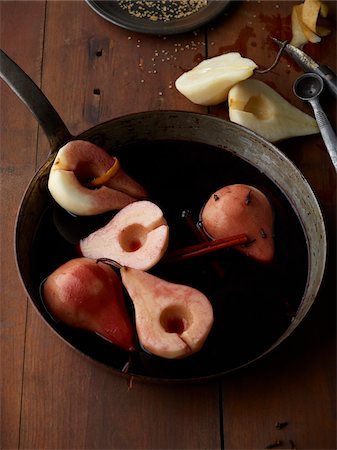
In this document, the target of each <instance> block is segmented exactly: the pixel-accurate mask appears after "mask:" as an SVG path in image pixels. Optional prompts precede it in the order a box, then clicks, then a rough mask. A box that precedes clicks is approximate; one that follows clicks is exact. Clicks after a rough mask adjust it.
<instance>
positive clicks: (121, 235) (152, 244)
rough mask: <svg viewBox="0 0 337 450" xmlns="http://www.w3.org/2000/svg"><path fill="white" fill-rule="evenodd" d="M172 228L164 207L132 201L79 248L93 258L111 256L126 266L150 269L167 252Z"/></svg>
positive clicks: (147, 202) (146, 201)
mask: <svg viewBox="0 0 337 450" xmlns="http://www.w3.org/2000/svg"><path fill="white" fill-rule="evenodd" d="M168 241H169V227H168V225H167V222H166V220H165V218H164V216H163V212H162V210H161V209H160V208H159V206H157V205H156V204H154V203H152V202H150V201H148V200H140V201H138V202H134V203H130V204H129V205H127V206H125V207H124V208H123V209H121V210H120V211H119V212H118V213H117V214H116V215H115V216H114V217H113V218H112V219H111V220H110V222H109V223H108V224H106V225H105V226H104V227H103V228H99V229H98V230H96V231H94V232H93V233H91V234H90V235H89V236H87V237H86V238H84V239H82V240H81V241H80V244H79V250H80V251H81V253H82V255H83V256H85V257H87V258H91V259H102V258H108V259H111V260H113V261H116V262H117V263H118V264H120V265H122V266H128V267H133V268H135V269H141V270H148V269H150V268H151V267H153V266H154V265H155V264H157V262H158V261H159V260H160V259H161V257H162V256H163V255H164V253H165V251H166V249H167V246H168Z"/></svg>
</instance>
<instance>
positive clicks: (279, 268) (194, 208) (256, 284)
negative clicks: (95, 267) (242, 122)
mask: <svg viewBox="0 0 337 450" xmlns="http://www.w3.org/2000/svg"><path fill="white" fill-rule="evenodd" d="M116 156H118V158H119V160H120V162H121V165H122V167H123V168H124V170H126V172H127V173H129V175H131V176H132V177H133V178H135V179H136V180H137V181H138V182H140V183H141V184H142V185H143V186H144V187H145V188H146V189H147V190H148V192H149V195H150V199H151V200H152V201H154V202H155V203H157V204H158V205H159V206H160V207H161V208H162V210H163V212H164V215H165V218H166V220H167V222H168V224H169V227H170V241H169V250H175V249H178V248H182V247H186V246H188V245H193V244H196V243H197V242H198V241H197V238H196V236H195V234H194V233H193V231H192V230H191V228H190V227H189V226H187V224H186V220H185V218H184V214H183V212H184V211H186V210H190V211H191V215H192V219H193V220H194V222H195V223H197V222H198V220H199V214H200V211H201V209H202V207H203V205H204V204H205V202H206V201H207V200H208V198H209V196H210V195H211V194H212V193H213V192H214V191H216V190H217V189H219V188H221V187H223V186H225V185H229V184H235V183H243V184H249V185H252V186H255V187H256V188H257V189H259V190H261V191H262V192H263V193H264V194H265V195H266V196H267V197H268V199H269V201H270V203H271V205H272V208H273V212H274V240H275V257H274V260H273V262H272V263H271V264H268V265H265V264H261V263H258V262H256V261H253V260H252V259H249V258H248V257H247V256H245V255H244V254H242V253H240V252H238V251H236V250H235V249H233V248H232V249H225V250H221V251H218V252H216V253H212V254H208V255H204V256H200V257H197V258H194V259H193V260H189V261H184V262H179V263H175V264H165V263H164V262H163V261H161V262H159V263H158V264H157V265H156V266H155V267H153V268H152V269H151V270H150V272H151V273H153V274H155V275H157V276H159V277H161V278H163V279H166V280H167V281H172V282H175V283H181V284H186V285H189V286H193V287H195V288H197V289H199V290H200V291H202V292H203V293H204V294H205V295H206V296H207V297H208V298H209V300H210V301H211V303H212V305H213V309H214V317H215V321H214V325H213V328H212V330H211V333H210V335H209V337H208V339H207V341H206V343H205V344H204V347H203V348H202V349H201V350H200V351H199V352H198V353H196V354H194V355H191V356H189V357H187V358H185V359H182V360H165V359H163V358H159V357H156V356H153V355H151V354H149V353H148V352H146V351H145V350H144V349H142V347H141V345H139V349H138V350H137V351H136V352H135V353H134V354H133V355H132V356H131V360H130V361H131V362H130V367H129V371H130V373H131V374H133V375H140V376H146V377H155V378H167V379H188V378H201V377H208V376H214V375H218V374H221V373H225V372H227V371H229V370H232V369H234V368H237V367H239V366H240V365H242V364H246V363H248V362H249V361H251V360H253V359H254V358H256V357H258V356H259V355H261V354H262V353H263V352H264V351H266V350H267V349H268V348H269V347H270V346H271V345H272V344H273V343H274V342H275V341H276V340H277V339H278V338H279V337H280V336H281V335H282V334H283V333H284V332H285V331H286V329H287V328H288V327H289V325H290V324H291V321H292V319H293V317H294V316H295V315H296V311H297V308H298V306H299V304H300V302H301V300H302V296H303V293H304V289H305V285H306V281H307V274H308V255H307V247H306V240H305V235H304V232H303V229H302V226H301V224H300V221H299V219H298V218H297V216H296V213H295V211H294V210H293V208H292V206H291V204H290V203H289V201H288V199H287V198H286V197H285V196H284V194H283V193H282V192H281V191H280V189H279V188H278V187H277V186H276V185H275V184H274V183H273V182H272V180H270V179H269V178H268V177H267V176H265V175H264V174H263V173H261V172H260V171H259V170H258V169H256V168H255V167H253V166H252V165H250V164H248V163H246V162H244V161H243V160H241V159H240V158H238V157H237V156H235V155H233V154H232V153H230V152H227V151H224V150H222V149H218V148H215V147H211V146H207V145H204V144H196V143H190V142H184V141H160V142H144V143H139V142H137V143H136V144H134V145H130V146H128V147H125V148H123V149H121V150H120V151H119V152H118V154H116ZM113 214H114V212H111V213H107V214H104V215H100V216H94V217H89V218H88V217H85V218H84V217H76V216H71V215H69V214H68V213H67V212H65V211H63V210H62V208H60V207H59V206H57V205H53V204H51V205H50V207H48V208H47V209H46V211H45V214H44V216H43V217H42V218H41V222H40V224H39V226H38V228H37V230H36V235H35V239H34V242H33V245H32V249H31V261H32V268H33V269H32V270H33V276H34V281H35V283H36V285H37V286H39V285H40V284H41V283H42V282H43V280H44V279H45V277H47V276H48V275H49V274H50V273H51V272H52V271H53V270H55V269H56V268H57V267H58V266H59V265H61V264H62V263H63V262H65V261H67V260H69V259H71V258H74V257H77V256H79V255H78V253H77V250H76V248H77V246H76V243H77V242H78V241H79V239H80V238H83V237H85V236H87V235H88V234H90V233H91V232H92V231H93V230H95V229H97V228H99V227H101V226H103V225H104V224H105V223H107V222H108V221H109V220H110V219H111V217H112V216H113ZM217 269H220V270H217ZM125 293H126V291H125ZM126 298H127V301H128V308H129V312H130V316H131V317H132V318H133V308H132V302H131V300H130V299H128V297H127V293H126ZM40 311H41V313H42V314H43V315H44V317H45V319H46V320H47V321H49V323H51V320H50V317H49V316H48V314H46V313H45V311H44V309H43V304H42V299H41V308H40ZM51 325H52V326H53V327H54V328H55V329H56V331H57V332H58V333H59V334H61V335H62V336H63V337H64V338H65V339H66V340H67V341H68V342H69V343H70V344H71V345H73V346H74V347H76V348H77V349H79V350H80V351H82V352H83V353H85V354H86V355H89V356H91V357H92V358H94V359H96V360H98V361H100V362H102V363H104V364H107V365H108V366H111V367H113V368H115V369H117V370H122V368H123V367H124V366H125V364H126V363H127V361H128V360H129V355H128V354H126V353H125V352H123V351H121V350H119V349H117V348H116V347H114V346H113V345H111V344H109V343H108V342H106V341H104V340H103V339H101V338H100V337H98V336H96V335H94V334H91V333H88V332H84V331H81V330H77V329H74V328H70V327H67V326H65V325H62V324H60V323H51ZM178 326H179V324H178V325H177V324H172V327H173V328H174V329H175V327H178Z"/></svg>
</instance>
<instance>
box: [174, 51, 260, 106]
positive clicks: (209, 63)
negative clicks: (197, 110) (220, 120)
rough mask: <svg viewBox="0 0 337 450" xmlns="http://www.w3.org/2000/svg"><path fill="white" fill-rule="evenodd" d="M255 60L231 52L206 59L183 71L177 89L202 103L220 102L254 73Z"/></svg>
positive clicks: (177, 82)
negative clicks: (234, 87)
mask: <svg viewBox="0 0 337 450" xmlns="http://www.w3.org/2000/svg"><path fill="white" fill-rule="evenodd" d="M256 67H257V65H256V64H255V62H254V61H252V60H251V59H249V58H243V57H242V56H241V55H240V53H237V52H230V53H225V54H223V55H220V56H215V57H213V58H209V59H206V60H204V61H202V62H201V63H200V64H198V65H197V66H196V67H194V68H193V69H192V70H190V71H188V72H185V73H183V74H182V75H181V76H180V77H179V78H178V79H177V80H176V82H175V86H176V88H177V90H178V91H179V92H180V93H181V94H183V95H184V96H185V97H187V98H188V99H189V100H190V101H191V102H193V103H196V104H199V105H217V104H219V103H221V102H224V101H225V100H226V99H227V95H228V92H229V90H230V88H231V87H232V86H234V85H235V84H236V83H238V82H239V81H241V80H245V79H247V78H249V77H250V76H252V75H253V73H254V69H255V68H256Z"/></svg>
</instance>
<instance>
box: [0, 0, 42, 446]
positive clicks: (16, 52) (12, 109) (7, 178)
mask: <svg viewBox="0 0 337 450" xmlns="http://www.w3.org/2000/svg"><path fill="white" fill-rule="evenodd" d="M44 8H45V5H44V3H39V4H35V5H33V2H16V5H15V8H13V3H12V2H0V16H1V47H2V48H3V49H6V50H7V52H8V53H9V54H11V56H12V57H13V58H15V59H16V61H17V62H18V64H21V65H22V66H25V67H26V70H27V72H28V73H29V75H30V76H31V77H32V78H33V79H34V80H35V81H36V82H37V83H38V84H39V82H40V75H41V72H40V65H41V58H42V53H41V49H42V41H43V25H44ZM29 9H31V12H30V16H29V17H30V19H29V21H28V20H27V17H26V15H27V11H28V10H29ZM30 21H34V24H35V32H34V33H32V32H31V22H30ZM17 29H19V30H20V34H19V33H17V36H22V35H24V36H26V39H25V46H24V48H23V47H22V46H21V45H18V41H17V40H15V39H13V38H12V35H13V30H17ZM1 84H2V85H1V102H0V108H1V112H0V117H1V132H0V148H1V191H0V193H1V236H0V239H1V276H0V278H1V311H0V316H1V337H0V339H1V355H0V357H1V364H0V374H1V400H0V405H1V415H0V417H1V428H0V429H1V433H0V435H1V438H0V439H1V448H17V447H18V446H19V427H20V408H21V396H22V375H23V368H24V354H25V332H26V310H27V299H26V295H25V293H24V291H23V289H22V287H21V284H20V282H19V279H18V276H17V272H16V266H15V259H14V252H13V248H14V243H13V238H14V227H15V217H16V213H17V209H18V205H19V202H20V199H21V196H22V194H23V192H24V189H25V188H26V186H27V184H28V182H29V180H30V178H31V176H32V175H33V174H34V172H35V170H36V145H37V123H36V122H35V121H34V119H33V118H32V116H31V114H30V112H29V111H28V110H27V109H26V108H25V107H23V105H22V103H21V101H20V100H19V99H18V98H16V96H15V95H13V93H12V92H11V91H10V90H9V88H7V87H6V86H4V85H3V83H1Z"/></svg>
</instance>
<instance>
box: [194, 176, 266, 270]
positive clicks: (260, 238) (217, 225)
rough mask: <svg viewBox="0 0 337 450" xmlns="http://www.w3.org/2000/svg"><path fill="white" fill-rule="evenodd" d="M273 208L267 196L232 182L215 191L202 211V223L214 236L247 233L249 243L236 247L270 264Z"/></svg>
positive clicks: (250, 187)
mask: <svg viewBox="0 0 337 450" xmlns="http://www.w3.org/2000/svg"><path fill="white" fill-rule="evenodd" d="M273 220H274V218H273V211H272V208H271V204H270V203H269V200H268V198H267V197H266V196H265V195H264V193H263V192H261V191H260V190H259V189H257V188H255V187H254V186H249V185H247V184H232V185H228V186H224V187H222V188H220V189H218V190H217V191H216V192H214V193H213V194H212V195H211V196H210V197H209V199H208V200H207V202H206V203H205V206H204V207H203V209H202V211H201V223H202V226H203V228H204V230H205V231H206V232H207V234H208V235H209V236H210V237H211V238H213V239H221V238H225V237H228V236H235V235H237V234H243V233H244V234H246V235H247V236H248V239H249V244H248V245H241V246H238V247H236V248H237V250H239V251H240V252H242V253H245V254H246V255H247V256H248V257H250V258H253V259H255V260H256V261H259V262H262V263H270V262H271V261H272V260H273V257H274V238H273Z"/></svg>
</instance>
